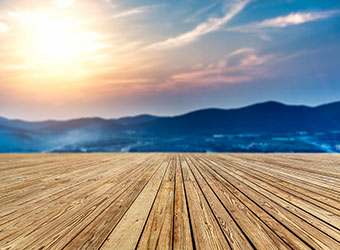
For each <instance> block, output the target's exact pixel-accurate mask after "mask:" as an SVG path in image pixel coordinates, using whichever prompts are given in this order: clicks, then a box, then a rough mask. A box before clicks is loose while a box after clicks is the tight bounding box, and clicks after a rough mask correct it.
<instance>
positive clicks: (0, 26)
mask: <svg viewBox="0 0 340 250" xmlns="http://www.w3.org/2000/svg"><path fill="white" fill-rule="evenodd" d="M8 30H9V27H8V25H7V24H6V23H3V22H1V21H0V33H4V32H7V31H8Z"/></svg>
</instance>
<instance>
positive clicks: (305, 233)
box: [210, 162, 339, 250]
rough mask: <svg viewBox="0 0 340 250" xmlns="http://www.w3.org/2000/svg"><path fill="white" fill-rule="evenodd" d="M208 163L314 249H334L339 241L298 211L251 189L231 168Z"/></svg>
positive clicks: (263, 192) (250, 184) (264, 192)
mask: <svg viewBox="0 0 340 250" xmlns="http://www.w3.org/2000/svg"><path fill="white" fill-rule="evenodd" d="M210 163H213V164H211V165H210V167H211V168H212V169H214V171H216V173H218V174H219V175H221V176H223V177H224V178H225V179H226V180H228V182H230V183H231V184H232V185H233V186H235V187H238V189H240V190H242V192H243V193H246V194H247V196H248V197H249V198H251V199H252V200H253V201H256V203H257V204H258V205H259V206H260V207H262V208H263V209H265V210H266V211H267V213H269V214H271V215H272V216H273V217H275V218H277V220H278V221H280V222H282V223H283V224H284V225H285V226H286V227H287V228H289V229H290V230H292V231H293V232H294V233H295V234H296V235H299V237H301V239H303V240H305V242H308V244H309V245H311V246H312V247H313V248H315V249H329V250H331V249H336V248H337V247H338V246H339V243H338V242H337V241H335V240H334V239H332V238H330V237H329V236H328V235H326V234H324V233H322V232H321V231H319V230H318V229H317V228H315V227H313V226H312V225H310V224H309V223H308V222H306V221H304V220H301V219H300V218H299V217H297V216H296V215H295V214H294V213H296V212H299V211H297V210H295V209H294V210H293V211H290V210H291V209H292V208H291V207H290V206H289V205H287V206H284V207H283V206H281V205H280V204H277V203H276V202H277V201H279V199H275V201H274V200H272V199H270V198H268V197H267V196H270V194H269V193H268V192H266V191H265V190H259V189H257V188H256V189H253V188H254V186H253V184H252V183H250V182H249V181H247V180H245V179H239V177H238V176H237V175H235V174H234V173H233V172H232V169H229V168H227V167H226V166H225V165H224V167H221V166H220V165H219V164H217V163H216V162H210Z"/></svg>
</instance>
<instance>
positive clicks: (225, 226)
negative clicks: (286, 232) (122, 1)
mask: <svg viewBox="0 0 340 250" xmlns="http://www.w3.org/2000/svg"><path fill="white" fill-rule="evenodd" d="M186 159H187V160H188V161H189V162H188V164H189V165H190V169H191V171H192V174H193V176H194V177H195V179H196V181H197V183H198V184H199V186H200V188H201V191H202V193H203V194H204V196H205V197H206V200H207V202H208V203H209V205H210V208H211V209H212V211H213V213H214V214H215V217H216V219H217V221H218V223H219V224H220V228H221V229H222V231H223V233H224V235H225V236H226V238H227V239H228V242H229V244H230V246H231V248H232V249H241V250H242V249H253V247H252V245H251V243H250V242H249V241H248V240H247V238H246V235H244V233H243V232H242V231H241V230H240V228H239V226H238V225H237V224H236V223H235V221H234V219H233V217H232V216H231V215H230V214H229V211H228V209H225V207H224V206H223V205H222V203H221V202H220V200H219V199H218V197H217V196H216V195H215V194H214V192H213V190H211V188H210V186H209V184H208V182H207V181H206V180H205V179H204V177H203V175H201V172H200V171H199V170H198V169H197V167H196V166H195V161H193V160H192V159H190V158H189V157H186ZM247 226H248V225H247ZM261 241H262V242H263V239H261Z"/></svg>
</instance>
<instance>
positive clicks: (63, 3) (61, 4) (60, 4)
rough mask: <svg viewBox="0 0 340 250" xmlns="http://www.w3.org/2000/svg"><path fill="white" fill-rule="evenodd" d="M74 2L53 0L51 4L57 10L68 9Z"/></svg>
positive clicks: (70, 0)
mask: <svg viewBox="0 0 340 250" xmlns="http://www.w3.org/2000/svg"><path fill="white" fill-rule="evenodd" d="M73 2H74V0H53V3H54V5H55V6H56V7H58V8H69V7H71V6H72V4H73Z"/></svg>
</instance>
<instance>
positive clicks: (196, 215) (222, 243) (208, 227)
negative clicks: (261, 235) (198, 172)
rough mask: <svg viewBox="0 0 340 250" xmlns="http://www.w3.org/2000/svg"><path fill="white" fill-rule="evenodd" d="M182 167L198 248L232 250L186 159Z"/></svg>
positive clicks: (182, 162)
mask: <svg viewBox="0 0 340 250" xmlns="http://www.w3.org/2000/svg"><path fill="white" fill-rule="evenodd" d="M181 166H182V174H183V180H184V188H185V192H186V196H187V199H188V207H189V212H190V215H189V216H190V221H191V224H192V231H193V235H194V240H195V246H196V248H197V249H230V246H229V243H228V241H227V240H226V238H225V236H224V234H223V233H222V230H221V228H220V227H219V224H218V223H217V221H216V219H215V217H214V215H213V213H212V211H211V210H210V208H209V205H208V203H207V202H206V200H205V198H204V196H203V194H202V192H201V190H200V189H199V187H198V184H197V183H196V180H195V178H194V177H193V175H192V173H191V171H190V169H189V166H188V164H187V162H186V161H185V160H184V159H183V160H182V161H181Z"/></svg>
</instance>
